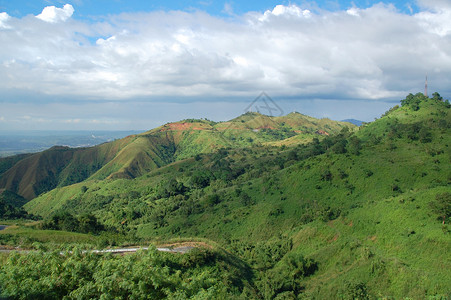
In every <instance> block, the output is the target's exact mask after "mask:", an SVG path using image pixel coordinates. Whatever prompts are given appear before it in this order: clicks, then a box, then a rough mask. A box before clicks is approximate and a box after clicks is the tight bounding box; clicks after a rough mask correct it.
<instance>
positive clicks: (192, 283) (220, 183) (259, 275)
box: [0, 93, 451, 299]
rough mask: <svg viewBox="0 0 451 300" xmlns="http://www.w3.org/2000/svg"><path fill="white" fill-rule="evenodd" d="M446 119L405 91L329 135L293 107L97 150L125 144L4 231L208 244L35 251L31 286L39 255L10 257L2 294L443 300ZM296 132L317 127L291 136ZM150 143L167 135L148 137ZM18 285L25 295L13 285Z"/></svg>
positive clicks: (450, 261) (450, 177)
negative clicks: (30, 220) (369, 118)
mask: <svg viewBox="0 0 451 300" xmlns="http://www.w3.org/2000/svg"><path fill="white" fill-rule="evenodd" d="M450 120H451V107H450V105H449V103H448V102H446V101H443V99H442V98H441V97H440V95H438V94H437V93H435V94H434V95H433V97H432V98H427V97H425V96H423V95H422V94H417V95H408V96H407V97H406V99H404V100H403V101H401V106H395V107H394V108H392V109H391V110H389V111H388V112H386V113H385V114H384V116H382V117H381V118H380V119H378V120H376V121H374V122H372V123H369V124H365V125H363V126H361V127H359V128H358V129H355V127H352V126H349V127H345V126H341V125H343V124H335V125H336V126H337V127H334V129H331V128H329V127H331V126H332V124H330V123H328V122H329V121H327V120H316V121H315V120H314V119H313V118H309V117H306V116H303V115H301V114H297V113H293V114H289V115H287V116H284V117H278V118H269V117H267V116H263V115H259V114H255V113H247V114H244V115H242V116H240V117H238V118H236V119H234V120H232V121H230V122H224V123H214V122H211V121H208V120H194V119H193V120H185V121H183V122H179V123H171V124H166V125H164V126H162V127H159V128H157V129H155V130H152V131H150V132H147V133H144V134H142V135H138V136H132V137H129V138H127V139H126V140H121V141H116V142H115V143H111V144H105V145H103V147H104V148H105V149H106V148H108V149H113V148H115V147H118V149H119V145H121V147H122V148H121V149H122V150H121V151H119V152H117V151H113V150H111V151H112V152H111V153H118V154H117V155H116V156H115V157H114V159H112V160H110V161H109V162H107V163H106V164H105V165H104V166H103V167H101V168H100V169H99V171H97V172H96V173H94V174H93V175H91V176H90V177H87V178H86V179H85V180H83V181H81V182H75V183H73V184H70V185H67V186H66V185H59V186H58V185H57V187H56V188H55V189H53V190H51V191H49V192H46V193H43V194H41V195H40V196H38V197H36V198H34V199H33V200H31V201H30V202H28V203H26V204H25V205H24V208H25V210H26V211H27V212H29V213H32V214H36V215H39V216H42V217H43V218H44V220H43V221H40V222H38V223H37V224H36V225H34V226H32V227H26V226H22V227H20V226H19V227H18V228H17V229H16V230H22V231H24V232H26V233H25V236H27V238H29V239H30V241H32V240H31V237H32V236H33V235H34V233H33V232H36V235H39V233H41V234H43V235H45V234H47V235H50V233H51V232H54V233H55V235H56V234H57V233H61V234H66V235H67V236H73V237H75V236H76V237H77V238H79V239H80V243H82V241H81V240H82V239H84V238H86V239H88V238H91V239H92V241H91V242H89V241H85V242H83V243H87V244H90V245H91V246H90V247H96V246H98V245H104V246H108V245H118V244H141V245H146V244H149V243H150V242H152V243H157V242H160V243H164V242H165V241H168V240H174V239H178V240H185V239H188V240H192V241H209V242H207V244H208V245H214V246H207V247H200V248H199V249H197V250H195V251H193V252H189V253H188V254H184V255H174V254H170V253H167V254H162V253H158V252H156V251H154V250H150V251H148V252H144V251H143V252H140V253H137V254H133V255H130V256H128V255H127V256H124V257H120V256H111V255H103V254H102V255H98V254H96V255H93V254H91V253H80V251H79V250H73V252H72V253H68V254H67V255H66V256H61V255H59V254H57V253H56V252H55V253H53V254H52V253H51V252H43V253H41V254H40V255H43V256H46V259H47V260H49V261H51V262H52V263H49V264H42V266H41V265H39V268H42V271H41V272H40V273H41V274H42V275H41V276H38V275H36V274H35V275H33V274H34V273H33V272H34V270H31V269H30V268H29V267H27V266H24V265H23V264H21V263H20V262H21V260H20V259H24V260H27V259H28V260H29V261H33V262H34V260H37V258H36V257H37V253H38V252H32V253H28V254H20V255H19V254H15V255H11V256H10V257H9V258H7V259H5V260H3V263H2V264H3V267H2V268H3V269H2V270H1V271H2V272H0V273H5V274H9V275H5V278H7V277H8V276H10V274H25V275H24V276H23V277H20V276H22V275H20V276H18V277H17V279H16V281H13V280H12V279H5V281H4V283H1V282H2V281H3V280H1V278H0V285H1V286H2V291H4V292H3V293H4V294H5V295H10V296H12V297H18V298H20V297H32V295H31V296H29V295H27V294H26V292H27V291H33V292H37V291H39V292H42V293H46V294H47V295H51V296H49V297H54V298H60V297H63V296H65V295H66V296H68V297H72V298H75V297H77V296H78V295H80V297H94V298H98V297H99V296H100V295H101V294H104V295H105V296H106V297H122V298H123V297H130V298H132V297H138V298H139V297H141V296H140V295H141V294H139V293H142V292H143V291H147V292H148V293H149V295H153V297H167V298H177V297H178V298H189V297H193V298H238V297H241V298H254V299H328V298H332V299H357V298H358V299H378V298H382V299H384V298H385V299H392V298H394V299H405V298H407V299H428V298H429V299H445V298H446V297H449V295H450V293H451V289H450V286H449V282H451V271H449V270H451V258H450V257H449V253H450V252H451V231H450V229H449V227H448V226H449V221H450V214H451V210H450V205H451V203H450V201H451V197H450V195H451V164H450V163H451V149H450V146H449V145H450V144H451V121H450ZM306 122H309V123H308V124H312V123H313V122H315V123H316V127H315V128H314V129H313V128H312V127H308V128H303V127H302V126H304V125H302V124H307V123H306ZM274 124H276V125H274ZM327 126H329V127H327ZM301 128H303V129H302V130H303V131H302V134H301V133H298V132H297V131H300V130H301ZM320 130H322V131H327V132H328V133H332V132H334V133H335V134H330V135H326V134H321V132H322V131H320ZM317 132H319V133H317ZM162 133H164V135H165V136H167V137H170V138H166V139H160V138H156V136H158V135H159V136H160V137H161V136H162ZM301 135H302V139H301V138H300V137H301ZM298 139H299V140H298ZM169 140H171V141H173V142H167V141H169ZM150 141H151V142H150ZM161 141H164V142H162V143H160V144H159V142H161ZM138 145H140V146H139V147H138ZM141 147H142V148H141ZM132 149H134V150H133V151H132ZM139 149H148V150H147V151H148V152H147V153H150V151H151V150H149V149H153V150H152V151H153V152H152V153H157V152H158V153H159V159H160V161H159V160H158V159H156V158H154V160H152V161H153V162H154V166H153V167H152V166H151V165H150V164H149V163H148V162H146V160H145V159H143V156H142V155H143V154H139V155H138V153H141V152H139V151H138V150H139ZM155 149H159V150H155ZM126 150H127V151H129V150H130V152H126ZM67 151H68V150H67ZM90 151H94V150H90ZM96 151H100V150H96ZM91 153H93V152H91ZM86 155H87V154H86ZM86 157H87V156H86ZM137 157H140V158H141V160H139V161H136V158H137ZM105 161H106V160H105ZM111 162H114V163H111ZM19 163H20V162H19ZM72 163H73V162H72ZM146 164H147V165H146ZM7 172H8V171H7ZM61 173H63V172H61ZM4 174H7V173H6V172H5V173H4ZM108 174H109V175H108ZM113 174H115V175H114V176H113ZM120 174H122V175H120ZM124 174H129V176H125V175H124ZM131 174H132V175H133V176H132V175H131ZM83 224H84V225H83ZM44 228H49V229H52V230H43V229H44ZM61 230H65V231H61ZM68 231H69V232H68ZM76 232H78V233H76ZM7 234H8V236H7V238H5V240H8V241H9V243H11V242H13V240H14V237H15V236H17V235H16V234H15V233H14V231H13V229H10V228H7V229H6V230H5V232H4V233H2V232H1V231H0V237H1V236H2V235H7ZM42 241H44V239H42ZM54 242H55V241H54ZM74 243H77V242H76V241H75V240H74ZM210 248H211V249H210ZM59 251H61V250H59ZM58 253H59V252H58ZM75 253H78V254H75ZM193 257H194V258H193ZM186 260H188V261H191V260H193V261H191V262H186ZM53 262H54V263H55V264H60V265H64V264H68V265H71V264H72V265H77V266H79V267H77V268H84V270H86V272H85V271H83V272H82V273H77V272H78V271H77V272H75V273H70V272H69V271H68V269H66V268H60V269H59V270H58V271H54V272H53V273H52V272H51V271H49V270H48V269H46V268H47V267H49V268H51V265H52V264H53ZM132 262H133V264H132ZM36 264H37V263H36ZM144 264H145V265H146V266H147V268H146V269H145V270H144V269H143V268H144V267H143V265H144ZM72 265H71V266H72ZM148 266H155V270H160V269H161V270H163V271H161V272H162V273H161V274H165V275H164V276H163V277H159V276H160V275H158V274H157V273H154V272H153V268H149V267H148ZM50 270H51V269H50ZM107 270H108V271H107ZM165 272H166V273H165ZM68 273H70V274H69V275H68ZM134 273H136V275H134ZM26 274H28V275H26ZM46 274H47V275H46ZM27 276H28V277H27ZM33 276H36V277H33ZM52 276H53V277H52ZM8 278H9V277H8ZM26 278H35V280H34V281H33V282H28V281H26ZM55 280H60V281H58V282H57V281H55ZM76 282H82V284H79V283H77V284H76ZM112 282H116V283H117V284H116V285H113V284H112ZM22 283H26V284H29V285H31V284H36V287H34V286H33V288H31V286H30V288H28V289H27V290H25V289H24V290H21V289H20V288H18V287H17V286H19V285H21V284H22ZM26 284H23V286H26ZM37 285H39V286H37ZM141 287H142V288H141ZM83 293H84V294H83ZM134 293H136V294H134ZM81 295H83V296H81ZM149 297H150V296H149Z"/></svg>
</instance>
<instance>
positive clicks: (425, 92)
mask: <svg viewBox="0 0 451 300" xmlns="http://www.w3.org/2000/svg"><path fill="white" fill-rule="evenodd" d="M424 95H425V96H426V97H427V96H428V76H427V75H426V81H425V82H424Z"/></svg>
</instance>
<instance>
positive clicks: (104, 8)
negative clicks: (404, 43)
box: [0, 0, 418, 17]
mask: <svg viewBox="0 0 451 300" xmlns="http://www.w3.org/2000/svg"><path fill="white" fill-rule="evenodd" d="M380 2H383V3H391V4H393V5H395V6H396V8H397V9H399V10H401V11H404V12H417V10H418V8H417V4H416V1H414V0H411V1H408V0H407V1H406V0H392V1H390V0H389V1H387V0H385V1H377V0H353V1H349V0H340V1H338V0H336V1H333V0H323V1H272V0H271V1H268V0H263V1H211V0H205V1H149V0H147V1H143V0H74V1H72V2H71V1H59V0H53V1H52V0H35V1H30V0H14V1H11V0H0V11H6V12H8V13H9V14H10V15H12V16H15V17H23V16H25V15H28V14H35V15H37V14H39V13H40V12H41V11H42V8H43V7H45V6H49V5H54V6H62V5H64V4H66V3H71V4H72V5H73V6H75V7H76V8H77V10H76V13H75V14H74V17H89V16H99V15H108V14H119V13H123V12H128V13H130V12H143V11H144V12H149V11H155V10H185V11H190V10H195V9H197V10H203V11H206V12H208V13H209V14H213V15H227V14H229V13H230V12H232V11H233V13H236V14H243V13H246V12H249V11H266V10H268V9H272V8H274V7H275V6H276V5H279V4H284V5H289V4H299V5H301V4H302V5H304V6H305V7H312V8H315V7H318V8H321V9H325V10H331V11H336V10H340V9H348V8H350V7H352V6H356V7H359V8H368V7H370V6H372V5H374V4H376V3H380ZM226 7H229V8H231V9H232V11H228V10H227V9H225V8H226Z"/></svg>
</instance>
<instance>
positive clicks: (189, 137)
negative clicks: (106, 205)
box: [0, 113, 354, 200]
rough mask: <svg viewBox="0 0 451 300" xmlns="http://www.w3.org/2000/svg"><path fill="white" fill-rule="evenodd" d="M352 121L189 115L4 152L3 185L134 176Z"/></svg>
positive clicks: (17, 188)
mask: <svg viewBox="0 0 451 300" xmlns="http://www.w3.org/2000/svg"><path fill="white" fill-rule="evenodd" d="M345 126H348V127H350V128H352V127H354V126H353V125H352V124H350V123H345V122H336V121H331V120H328V119H321V120H319V119H315V118H311V117H307V116H304V115H301V114H298V113H296V114H290V115H287V116H283V117H269V116H265V115H262V114H258V113H246V114H243V115H242V116H240V117H238V118H235V119H233V120H230V121H228V122H212V121H208V120H200V119H188V120H183V121H180V122H174V123H168V124H165V125H163V126H160V127H158V128H155V129H152V130H150V131H147V132H144V133H141V134H135V135H130V136H127V137H125V138H123V139H119V140H116V141H113V142H109V143H104V144H101V145H98V146H95V147H88V148H69V147H62V146H55V147H52V148H50V149H48V150H46V151H43V152H40V153H36V154H27V155H19V156H13V157H7V158H0V190H2V189H4V190H8V191H11V192H14V193H17V194H18V195H20V196H22V197H24V198H26V199H28V200H31V199H33V198H34V197H36V196H37V195H40V194H42V193H43V192H46V191H50V190H52V189H54V188H56V187H62V186H67V185H71V184H74V183H78V182H81V181H84V180H87V179H97V180H103V179H106V178H128V179H131V178H135V177H138V176H141V175H143V174H145V173H146V172H149V171H151V170H154V169H157V168H160V167H162V166H165V165H167V164H169V163H172V162H175V161H179V160H182V159H186V158H189V157H192V156H194V155H196V154H200V153H211V152H214V151H217V150H218V149H220V148H225V147H228V148H240V147H250V146H255V145H260V144H265V143H271V142H276V141H277V142H281V141H282V142H283V140H285V139H287V138H289V137H297V140H296V141H297V143H300V142H308V141H311V139H312V138H313V137H314V136H317V135H324V134H333V133H337V132H338V131H340V130H341V128H343V127H345Z"/></svg>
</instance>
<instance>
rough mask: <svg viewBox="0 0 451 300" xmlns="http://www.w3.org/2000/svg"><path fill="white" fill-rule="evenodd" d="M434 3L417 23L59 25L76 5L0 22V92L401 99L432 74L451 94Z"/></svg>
mask: <svg viewBox="0 0 451 300" xmlns="http://www.w3.org/2000/svg"><path fill="white" fill-rule="evenodd" d="M434 3H435V4H434V6H433V7H432V6H430V7H429V8H425V9H424V10H422V11H421V12H419V13H417V14H415V15H408V14H403V13H400V12H399V11H397V10H396V9H395V8H394V7H393V6H391V5H384V4H377V5H374V6H372V7H369V8H366V9H361V8H357V7H354V8H351V9H349V10H343V11H334V12H328V11H314V10H313V11H311V10H307V9H303V8H301V7H300V6H296V5H277V6H275V7H274V8H273V9H271V10H268V11H265V12H249V13H246V14H244V15H240V16H234V17H233V18H227V19H223V18H220V17H215V16H211V15H208V14H206V13H203V12H200V11H195V12H182V11H172V12H150V13H133V14H120V15H114V16H108V17H104V18H103V19H102V20H101V21H99V22H86V21H77V20H76V19H72V21H71V22H65V23H60V24H55V23H57V22H63V21H66V20H68V19H69V18H70V17H71V16H72V14H73V11H74V9H73V7H72V6H71V5H69V4H66V5H65V6H64V7H63V8H55V7H46V8H45V9H44V10H43V12H42V13H41V14H40V15H39V16H37V18H38V19H37V18H34V17H24V18H22V19H15V18H11V20H8V17H5V16H4V15H3V17H1V18H2V19H0V20H2V21H0V26H1V24H6V23H5V22H8V23H7V25H11V26H13V30H6V31H4V32H3V34H2V35H0V43H1V45H2V47H0V66H2V68H0V89H1V90H3V91H9V92H10V93H14V91H32V92H33V93H36V94H40V95H47V96H52V97H61V96H66V97H72V98H73V97H76V98H77V99H80V100H86V101H89V100H92V99H95V100H104V99H106V100H127V99H135V98H139V99H146V101H156V100H155V99H163V98H164V97H166V98H167V97H170V98H172V99H177V101H182V100H183V99H193V98H199V97H201V98H208V99H215V98H222V99H223V98H224V97H231V98H233V97H242V98H243V97H245V98H249V97H253V96H255V95H256V94H258V93H259V92H261V91H262V90H265V91H266V92H267V93H269V94H270V95H272V96H273V97H279V96H280V97H291V98H293V99H321V98H322V99H327V98H334V99H396V98H397V99H399V98H400V97H403V96H405V95H406V93H407V92H416V91H418V90H421V84H422V81H423V80H424V75H425V74H426V73H427V74H428V75H429V78H430V85H431V88H433V89H434V90H438V91H439V92H441V94H442V95H443V96H445V97H449V96H447V93H451V90H450V86H451V85H450V84H449V81H447V78H450V77H451V76H450V74H451V53H450V52H449V49H451V31H450V28H451V25H450V24H451V21H450V20H451V17H450V15H449V14H450V12H451V8H450V7H449V6H446V5H441V2H440V0H435V2H434ZM6 16H7V15H6ZM39 19H40V20H39ZM5 20H6V21H5ZM42 20H44V21H46V22H42ZM13 21H14V22H13ZM10 23H11V24H10Z"/></svg>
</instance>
